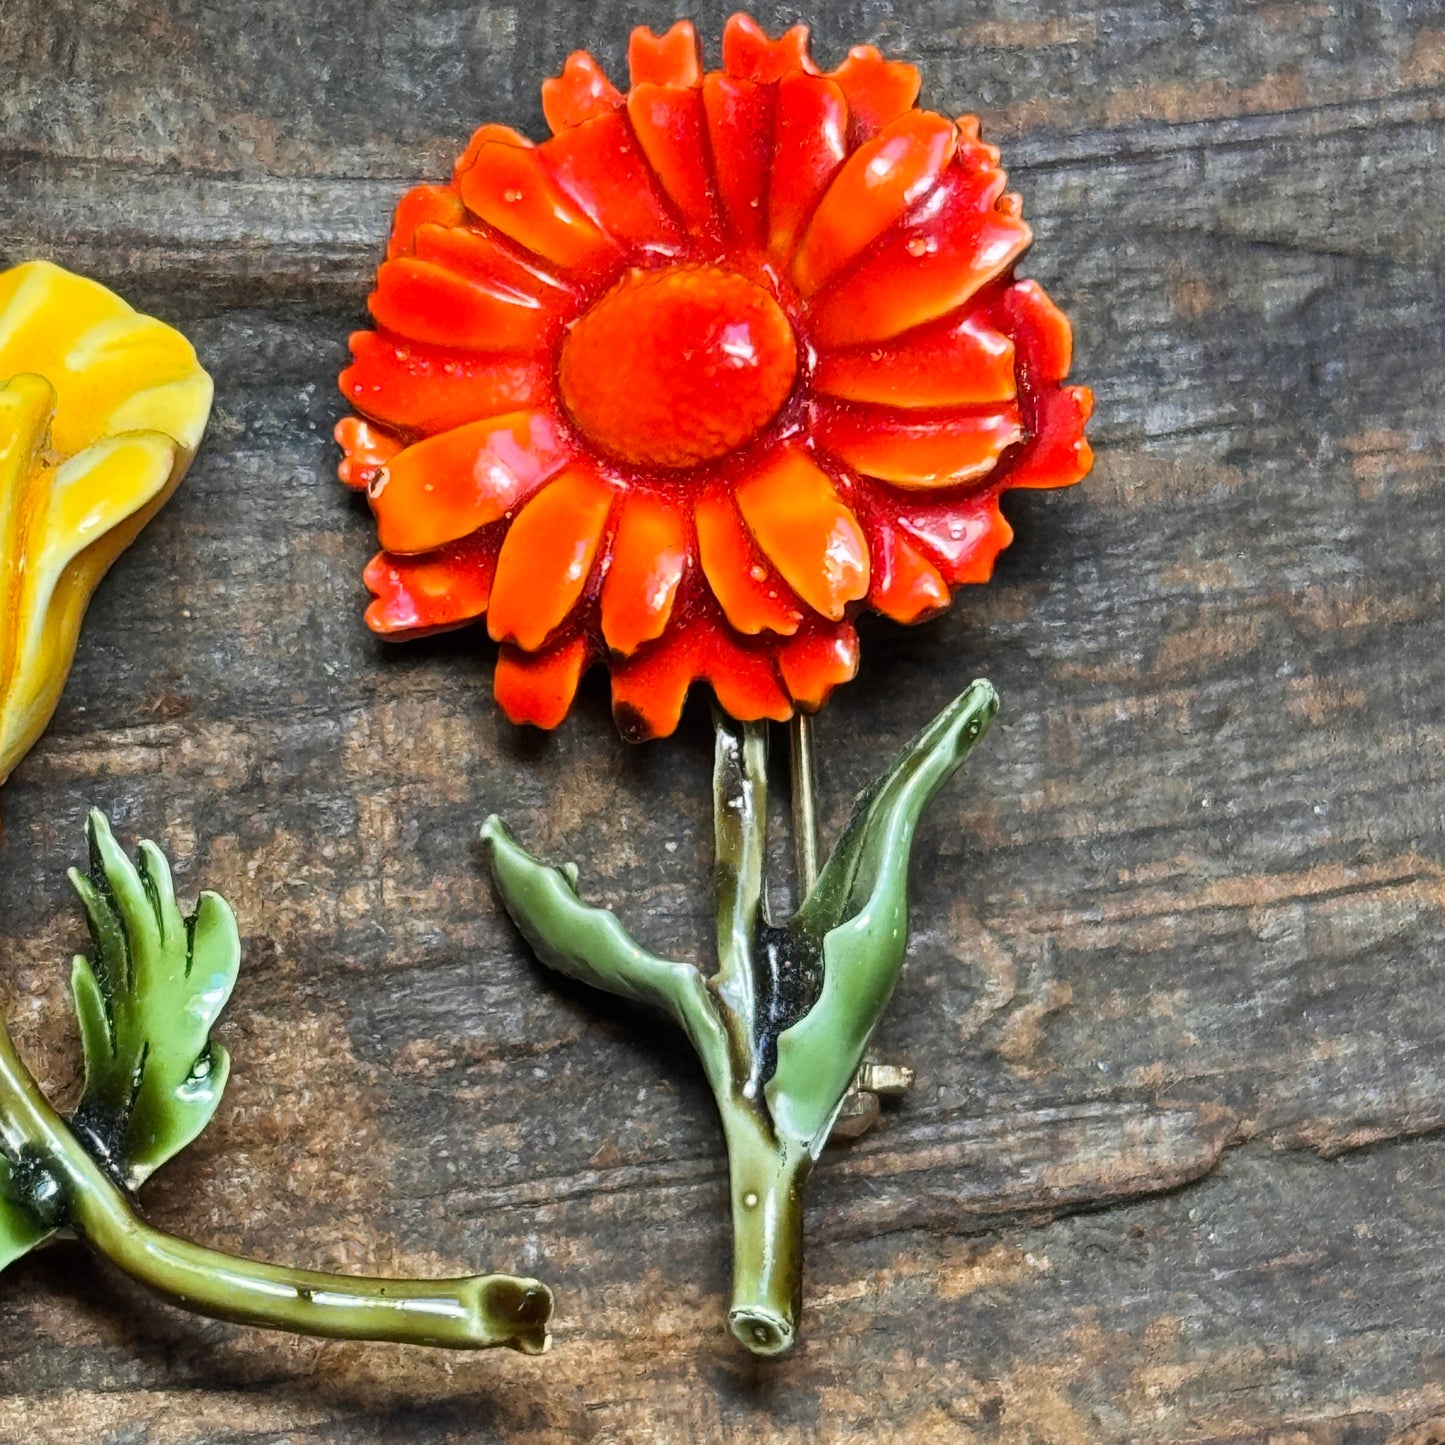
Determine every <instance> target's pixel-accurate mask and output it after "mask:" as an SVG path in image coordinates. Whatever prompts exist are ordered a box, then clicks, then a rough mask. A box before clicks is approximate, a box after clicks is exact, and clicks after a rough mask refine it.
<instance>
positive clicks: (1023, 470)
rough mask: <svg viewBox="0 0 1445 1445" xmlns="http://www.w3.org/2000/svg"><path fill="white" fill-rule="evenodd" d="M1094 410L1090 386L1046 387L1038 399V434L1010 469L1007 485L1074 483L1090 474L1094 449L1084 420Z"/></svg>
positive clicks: (1069, 485) (1039, 485)
mask: <svg viewBox="0 0 1445 1445" xmlns="http://www.w3.org/2000/svg"><path fill="white" fill-rule="evenodd" d="M1093 410H1094V393H1093V392H1092V391H1090V390H1089V388H1088V387H1087V386H1064V387H1059V388H1057V389H1056V390H1052V391H1046V392H1045V393H1044V394H1043V395H1042V396H1041V397H1039V398H1038V400H1037V402H1036V403H1035V414H1034V418H1033V425H1034V427H1035V436H1034V439H1033V441H1032V442H1031V443H1030V444H1029V446H1028V447H1026V448H1025V450H1024V453H1023V455H1022V456H1021V457H1020V458H1019V460H1018V463H1017V465H1015V466H1013V467H1011V468H1010V469H1009V473H1008V477H1007V479H1006V480H1005V482H1004V485H1005V486H1007V487H1071V486H1073V485H1074V483H1075V482H1077V481H1081V480H1082V479H1083V478H1084V477H1086V476H1088V474H1089V469H1090V468H1091V467H1092V466H1093V465H1094V449H1093V448H1092V447H1091V446H1090V445H1089V443H1088V440H1087V439H1086V438H1085V436H1084V424H1085V423H1086V422H1087V421H1088V420H1089V415H1090V413H1091V412H1092V411H1093Z"/></svg>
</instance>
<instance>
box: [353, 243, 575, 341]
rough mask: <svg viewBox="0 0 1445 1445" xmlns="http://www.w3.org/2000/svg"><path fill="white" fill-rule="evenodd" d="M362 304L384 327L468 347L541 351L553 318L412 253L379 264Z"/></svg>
mask: <svg viewBox="0 0 1445 1445" xmlns="http://www.w3.org/2000/svg"><path fill="white" fill-rule="evenodd" d="M367 304H368V305H369V306H370V308H371V314H372V315H373V316H374V317H375V318H376V320H377V322H378V324H379V325H381V326H384V327H386V329H387V330H388V331H395V332H396V333H398V334H399V335H401V336H409V337H411V338H412V340H414V341H429V342H432V343H433V344H435V345H438V346H461V347H466V348H467V349H469V350H473V351H540V350H542V349H543V348H544V347H545V346H546V344H547V337H548V332H549V331H550V329H551V327H552V325H553V321H554V316H553V313H552V312H551V311H550V310H548V309H546V308H544V307H543V306H542V304H541V303H540V302H539V301H537V300H536V299H534V298H533V297H530V296H519V295H518V294H517V293H516V292H514V291H504V290H502V289H501V288H499V287H489V286H487V285H486V284H485V283H484V282H481V281H473V280H471V279H470V278H469V277H466V276H459V275H458V274H457V273H456V272H455V271H452V270H449V269H448V268H446V267H445V266H439V265H437V264H436V262H434V261H418V260H416V259H415V258H414V257H411V256H403V257H401V258H399V259H398V260H395V261H383V262H382V264H381V269H380V270H379V271H378V272H377V273H376V290H375V291H373V292H372V293H371V299H370V301H369V302H368V303H367Z"/></svg>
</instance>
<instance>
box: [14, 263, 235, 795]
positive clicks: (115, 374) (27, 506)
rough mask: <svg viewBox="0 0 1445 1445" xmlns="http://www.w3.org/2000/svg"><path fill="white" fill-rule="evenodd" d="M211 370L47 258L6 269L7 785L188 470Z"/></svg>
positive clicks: (179, 341) (186, 345)
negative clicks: (83, 632)
mask: <svg viewBox="0 0 1445 1445" xmlns="http://www.w3.org/2000/svg"><path fill="white" fill-rule="evenodd" d="M210 409H211V379H210V377H209V376H207V375H206V373H205V372H204V371H203V370H202V369H201V367H200V364H199V363H198V362H197V360H196V353H195V351H194V349H193V348H192V346H191V344H190V342H189V341H187V340H186V338H185V337H184V336H182V335H181V334H180V332H178V331H175V330H173V329H172V328H171V327H169V326H166V325H164V324H163V323H161V322H159V321H157V320H155V319H154V318H153V317H149V316H142V315H141V314H140V313H138V312H136V311H134V310H132V309H131V307H130V306H128V305H127V304H126V303H125V302H124V301H122V300H121V298H120V297H119V296H117V295H115V294H114V293H113V292H111V291H108V290H107V289H106V288H105V287H104V286H101V285H99V284H98V283H97V282H94V281H90V280H87V279H85V278H84V277H81V276H75V275H72V274H71V273H70V272H68V271H63V270H61V268H60V267H58V266H52V265H51V264H49V263H48V262H45V261H31V262H27V263H26V264H25V265H21V266H15V267H13V268H12V269H10V270H9V271H5V272H0V783H3V782H4V780H5V779H6V777H8V776H9V774H10V772H11V771H12V769H13V768H14V767H15V765H16V764H17V763H18V762H19V761H20V759H21V757H22V756H23V755H24V754H25V752H26V751H27V750H28V749H29V747H30V746H31V744H32V743H33V742H34V741H35V739H36V738H37V737H39V736H40V734H41V732H42V731H43V730H44V728H45V724H46V723H47V722H48V721H49V720H50V715H51V713H52V712H53V711H54V710H55V704H56V703H57V701H58V700H59V698H60V692H61V689H62V688H63V687H64V685H65V678H66V674H67V673H68V672H69V670H70V662H71V658H72V657H73V656H74V653H75V645H76V640H77V638H78V636H79V633H80V624H81V620H82V618H83V617H84V615H85V609H86V606H87V604H88V603H89V601H90V597H91V594H92V593H93V592H94V591H95V589H96V587H97V586H98V585H99V583H100V579H101V578H102V577H103V576H104V575H105V572H106V569H107V568H109V566H110V564H111V563H112V562H113V561H114V560H115V559H116V557H118V556H119V555H120V553H121V552H122V551H123V550H124V549H125V548H126V547H127V546H129V545H130V543H131V542H132V541H133V540H134V539H135V537H136V535H137V534H138V533H139V532H140V530H141V528H142V527H143V526H144V525H145V523H146V522H147V521H148V520H149V519H150V518H151V517H152V516H153V515H154V514H155V513H156V511H157V510H159V508H160V507H161V505H162V504H163V503H164V502H165V500H166V498H167V497H169V496H170V494H171V493H172V492H173V491H174V490H175V488H176V486H177V485H178V484H179V482H180V480H181V478H182V476H184V474H185V471H186V468H187V466H189V464H190V461H191V457H192V456H193V455H194V454H195V449H196V447H197V446H198V445H199V443H200V440H201V433H202V432H203V431H204V430H205V426H206V419H207V417H208V416H209V415H210Z"/></svg>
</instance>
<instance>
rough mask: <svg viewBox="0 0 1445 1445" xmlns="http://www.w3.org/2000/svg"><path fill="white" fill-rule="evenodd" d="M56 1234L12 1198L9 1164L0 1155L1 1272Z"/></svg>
mask: <svg viewBox="0 0 1445 1445" xmlns="http://www.w3.org/2000/svg"><path fill="white" fill-rule="evenodd" d="M53 1232H54V1231H52V1230H51V1229H49V1228H47V1227H46V1226H45V1225H43V1224H41V1223H40V1222H39V1221H38V1220H37V1219H36V1218H35V1216H34V1215H33V1214H32V1213H31V1212H30V1211H29V1210H28V1209H26V1208H25V1206H24V1205H23V1204H19V1203H17V1202H16V1201H15V1200H14V1199H13V1198H12V1197H11V1193H10V1161H9V1160H8V1159H7V1158H6V1157H5V1156H4V1155H3V1154H0V1270H3V1269H5V1268H6V1266H7V1265H11V1264H14V1263H15V1261H16V1260H17V1259H19V1258H20V1257H21V1256H22V1255H26V1254H29V1253H30V1251H31V1250H32V1249H34V1248H35V1246H36V1245H37V1244H39V1243H40V1241H41V1240H42V1239H45V1238H47V1237H48V1236H49V1235H50V1234H52V1233H53Z"/></svg>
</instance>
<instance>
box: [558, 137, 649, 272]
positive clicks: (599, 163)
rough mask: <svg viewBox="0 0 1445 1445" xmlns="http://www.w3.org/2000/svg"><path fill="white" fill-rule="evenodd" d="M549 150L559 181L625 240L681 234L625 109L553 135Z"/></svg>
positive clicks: (639, 242) (645, 242)
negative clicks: (625, 113)
mask: <svg viewBox="0 0 1445 1445" xmlns="http://www.w3.org/2000/svg"><path fill="white" fill-rule="evenodd" d="M546 152H547V162H548V164H549V165H550V166H551V168H552V174H553V176H554V177H555V178H556V180H557V183H558V185H560V186H561V187H562V189H563V190H564V191H566V193H567V194H568V195H569V196H570V197H571V198H572V199H573V200H574V201H576V203H577V204H578V205H579V206H580V207H581V208H582V209H583V210H584V211H585V212H586V213H587V214H588V215H589V216H590V217H591V218H592V219H593V221H594V222H596V224H597V227H598V229H599V230H601V231H603V232H605V233H606V234H607V235H608V236H610V237H611V238H612V239H613V241H615V242H616V243H617V244H618V245H619V246H621V247H623V248H624V249H625V248H628V247H633V246H652V247H657V246H660V245H663V244H665V243H666V242H668V241H672V240H676V239H677V223H676V222H675V221H674V220H673V219H672V216H671V215H670V214H669V212H668V208H667V202H666V199H665V198H664V197H663V195H662V192H661V190H660V188H659V186H658V184H657V181H656V179H655V178H654V176H653V173H652V170H651V168H650V167H649V166H648V164H647V162H646V160H644V159H643V157H642V156H640V155H639V154H638V149H637V138H636V137H635V136H634V135H633V133H632V127H631V125H629V124H628V121H627V117H626V116H625V115H624V114H623V113H622V112H621V111H612V112H610V113H609V114H607V115H603V116H598V117H597V118H596V119H595V120H589V121H587V122H586V123H585V124H583V125H579V126H577V127H575V128H574V129H572V130H569V131H567V132H566V133H565V134H563V135H559V136H558V137H557V138H556V139H555V140H551V141H548V142H547V146H546Z"/></svg>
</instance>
